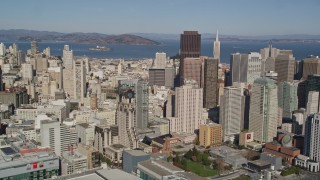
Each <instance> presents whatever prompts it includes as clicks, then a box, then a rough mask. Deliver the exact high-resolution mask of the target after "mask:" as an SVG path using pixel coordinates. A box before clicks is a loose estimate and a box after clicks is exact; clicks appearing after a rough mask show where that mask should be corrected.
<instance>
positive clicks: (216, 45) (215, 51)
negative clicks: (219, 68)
mask: <svg viewBox="0 0 320 180" xmlns="http://www.w3.org/2000/svg"><path fill="white" fill-rule="evenodd" d="M213 58H214V59H219V61H220V41H219V32H218V30H217V33H216V40H215V41H214V43H213Z"/></svg>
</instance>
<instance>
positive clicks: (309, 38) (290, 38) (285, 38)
mask: <svg viewBox="0 0 320 180" xmlns="http://www.w3.org/2000/svg"><path fill="white" fill-rule="evenodd" d="M200 33H201V32H200ZM131 34H135V35H138V36H141V37H145V38H149V39H154V40H157V41H162V40H179V39H180V34H161V33H131ZM215 37H216V35H215V34H211V33H201V39H202V40H204V41H212V40H214V39H215ZM219 39H220V40H221V41H269V40H272V41H273V42H296V41H304V42H313V41H316V42H319V40H320V35H308V34H289V35H262V36H240V35H226V34H219Z"/></svg>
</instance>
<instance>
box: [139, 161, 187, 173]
mask: <svg viewBox="0 0 320 180" xmlns="http://www.w3.org/2000/svg"><path fill="white" fill-rule="evenodd" d="M139 166H142V168H146V169H148V170H150V171H152V172H155V173H156V174H159V175H161V176H169V175H173V174H174V173H177V172H184V170H183V169H180V168H178V167H176V166H174V165H172V164H171V163H168V162H166V161H164V160H148V161H143V162H139V164H138V168H139Z"/></svg>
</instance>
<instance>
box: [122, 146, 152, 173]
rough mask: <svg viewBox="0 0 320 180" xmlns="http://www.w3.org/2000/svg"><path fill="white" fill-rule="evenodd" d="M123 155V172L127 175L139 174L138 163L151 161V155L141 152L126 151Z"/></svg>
mask: <svg viewBox="0 0 320 180" xmlns="http://www.w3.org/2000/svg"><path fill="white" fill-rule="evenodd" d="M122 154H123V159H122V161H123V170H124V171H125V172H127V173H132V172H134V173H137V166H138V163H139V162H141V161H146V160H149V159H150V154H147V153H145V152H143V151H141V150H126V151H123V153H122Z"/></svg>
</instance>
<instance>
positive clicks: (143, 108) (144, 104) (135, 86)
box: [118, 79, 149, 129]
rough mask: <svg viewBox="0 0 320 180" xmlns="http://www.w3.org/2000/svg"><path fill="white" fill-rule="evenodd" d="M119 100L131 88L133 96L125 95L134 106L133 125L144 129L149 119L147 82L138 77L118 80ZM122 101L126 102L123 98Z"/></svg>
mask: <svg viewBox="0 0 320 180" xmlns="http://www.w3.org/2000/svg"><path fill="white" fill-rule="evenodd" d="M118 87H119V95H120V96H119V97H120V99H119V101H120V103H121V101H122V100H123V99H122V98H123V97H127V96H126V93H127V92H128V91H129V90H131V92H132V93H133V94H132V93H129V95H134V96H133V97H127V99H129V100H130V103H131V104H133V106H134V111H135V112H134V114H135V117H134V124H133V125H134V127H138V128H140V129H144V128H146V127H147V125H148V121H149V116H148V115H149V92H148V83H147V82H145V81H142V80H138V79H131V80H120V81H119V85H118ZM124 102H126V103H127V102H128V101H127V100H124Z"/></svg>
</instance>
